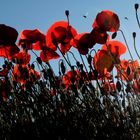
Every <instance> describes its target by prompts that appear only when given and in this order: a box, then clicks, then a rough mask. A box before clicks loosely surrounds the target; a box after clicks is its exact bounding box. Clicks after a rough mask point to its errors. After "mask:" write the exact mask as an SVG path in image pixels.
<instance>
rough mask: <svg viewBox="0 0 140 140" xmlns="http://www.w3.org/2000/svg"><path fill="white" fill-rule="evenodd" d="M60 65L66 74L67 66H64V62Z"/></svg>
mask: <svg viewBox="0 0 140 140" xmlns="http://www.w3.org/2000/svg"><path fill="white" fill-rule="evenodd" d="M60 66H61V72H62V73H63V74H65V72H66V68H65V66H64V63H63V62H61V64H60Z"/></svg>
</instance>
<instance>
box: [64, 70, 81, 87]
mask: <svg viewBox="0 0 140 140" xmlns="http://www.w3.org/2000/svg"><path fill="white" fill-rule="evenodd" d="M79 80H80V71H78V70H74V71H68V72H67V73H66V74H65V75H64V76H63V78H62V81H63V84H64V85H65V88H66V89H67V88H68V87H69V86H70V85H71V84H72V82H74V83H76V82H78V81H79Z"/></svg>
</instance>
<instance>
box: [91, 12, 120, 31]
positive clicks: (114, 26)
mask: <svg viewBox="0 0 140 140" xmlns="http://www.w3.org/2000/svg"><path fill="white" fill-rule="evenodd" d="M92 27H93V28H95V27H97V28H100V29H101V30H103V31H110V32H116V31H117V30H118V29H119V27H120V21H119V18H118V16H117V15H116V14H115V13H114V12H112V11H109V10H105V11H101V12H100V13H98V14H97V16H96V19H95V21H94V23H93V25H92Z"/></svg>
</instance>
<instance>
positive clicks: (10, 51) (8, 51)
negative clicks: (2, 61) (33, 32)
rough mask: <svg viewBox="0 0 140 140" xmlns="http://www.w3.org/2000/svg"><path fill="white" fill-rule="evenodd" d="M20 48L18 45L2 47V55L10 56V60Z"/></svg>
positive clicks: (0, 51) (0, 50) (0, 54)
mask: <svg viewBox="0 0 140 140" xmlns="http://www.w3.org/2000/svg"><path fill="white" fill-rule="evenodd" d="M19 51H20V50H19V48H18V47H17V46H16V45H13V46H11V45H9V46H8V45H7V46H3V47H0V57H4V58H8V59H9V60H11V59H12V57H13V56H14V55H15V54H17V53H18V52H19Z"/></svg>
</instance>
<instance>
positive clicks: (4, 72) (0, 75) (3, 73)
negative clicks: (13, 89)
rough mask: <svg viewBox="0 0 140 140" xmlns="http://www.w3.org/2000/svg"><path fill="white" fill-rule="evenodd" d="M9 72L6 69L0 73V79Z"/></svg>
mask: <svg viewBox="0 0 140 140" xmlns="http://www.w3.org/2000/svg"><path fill="white" fill-rule="evenodd" d="M8 72H9V70H8V69H7V68H5V69H3V70H1V71H0V77H5V76H6V75H7V74H8Z"/></svg>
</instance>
